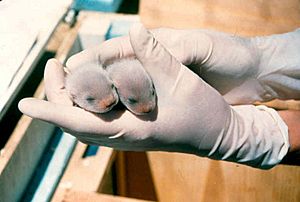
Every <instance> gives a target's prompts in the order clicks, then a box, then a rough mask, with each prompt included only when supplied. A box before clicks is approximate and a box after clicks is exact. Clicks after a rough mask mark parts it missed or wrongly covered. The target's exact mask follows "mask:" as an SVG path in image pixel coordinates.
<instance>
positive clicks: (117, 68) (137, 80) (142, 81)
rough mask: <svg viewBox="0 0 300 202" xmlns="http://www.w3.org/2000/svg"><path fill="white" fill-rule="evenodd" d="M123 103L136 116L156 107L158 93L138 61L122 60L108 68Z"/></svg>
mask: <svg viewBox="0 0 300 202" xmlns="http://www.w3.org/2000/svg"><path fill="white" fill-rule="evenodd" d="M106 70H107V72H108V75H109V77H110V78H111V80H112V81H113V83H114V85H115V86H116V88H117V92H118V95H119V98H120V100H121V102H122V103H123V104H124V105H125V106H126V107H127V109H129V110H130V111H131V112H132V113H134V114H136V115H144V114H146V113H150V112H151V111H153V110H154V109H155V107H156V92H155V89H154V85H153V83H152V80H151V78H150V76H149V75H148V73H147V72H146V71H145V69H144V68H143V66H142V64H141V63H140V62H139V61H138V60H136V59H122V60H120V61H118V62H115V63H113V64H111V65H108V66H107V67H106Z"/></svg>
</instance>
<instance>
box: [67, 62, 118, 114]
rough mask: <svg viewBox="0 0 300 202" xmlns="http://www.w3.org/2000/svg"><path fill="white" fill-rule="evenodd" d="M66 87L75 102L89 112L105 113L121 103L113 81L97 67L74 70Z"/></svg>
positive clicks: (89, 65)
mask: <svg viewBox="0 0 300 202" xmlns="http://www.w3.org/2000/svg"><path fill="white" fill-rule="evenodd" d="M65 86H66V89H67V91H68V93H69V95H70V97H71V99H72V100H73V102H74V103H75V104H77V105H78V106H80V107H81V108H83V109H85V110H87V111H91V112H95V113H105V112H108V111H110V110H111V109H112V108H113V107H114V106H115V105H116V104H117V103H118V101H119V97H118V94H117V91H116V88H115V86H114V85H113V83H112V81H111V80H110V79H109V77H108V76H107V73H106V72H105V71H104V70H103V69H102V67H99V66H97V65H91V64H87V65H85V66H84V67H79V68H77V69H75V70H73V72H71V73H69V74H68V75H67V78H66V85H65Z"/></svg>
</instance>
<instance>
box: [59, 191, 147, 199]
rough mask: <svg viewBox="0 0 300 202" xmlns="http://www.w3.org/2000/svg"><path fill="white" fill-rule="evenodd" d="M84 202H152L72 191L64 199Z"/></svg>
mask: <svg viewBox="0 0 300 202" xmlns="http://www.w3.org/2000/svg"><path fill="white" fill-rule="evenodd" d="M82 201H90V202H93V201H95V202H96V201H103V202H150V201H145V200H139V199H133V198H125V197H120V196H111V195H106V194H99V193H95V192H84V191H75V190H70V191H68V193H67V194H66V196H65V198H64V202H82Z"/></svg>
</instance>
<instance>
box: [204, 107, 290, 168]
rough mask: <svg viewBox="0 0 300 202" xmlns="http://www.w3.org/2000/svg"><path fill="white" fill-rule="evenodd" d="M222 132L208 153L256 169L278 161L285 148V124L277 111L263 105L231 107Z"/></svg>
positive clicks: (286, 146) (286, 128) (286, 135)
mask: <svg viewBox="0 0 300 202" xmlns="http://www.w3.org/2000/svg"><path fill="white" fill-rule="evenodd" d="M229 121H230V122H229V125H228V128H227V130H226V131H224V133H223V134H222V136H220V138H219V139H218V140H219V141H217V142H216V144H215V145H214V147H213V149H212V150H211V151H210V153H209V156H210V157H211V158H215V159H222V160H226V161H233V162H237V163H241V164H246V165H249V166H252V167H256V168H260V169H270V168H272V167H274V166H275V165H277V164H278V163H280V161H281V160H282V159H283V157H284V156H285V155H286V154H287V152H288V150H289V146H290V145H289V141H288V127H287V125H286V124H285V123H284V122H283V120H282V119H281V117H280V116H279V115H278V113H277V112H276V111H275V110H273V109H271V108H268V107H265V106H257V107H255V106H253V105H242V106H233V107H231V117H230V120H229Z"/></svg>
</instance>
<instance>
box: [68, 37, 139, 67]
mask: <svg viewBox="0 0 300 202" xmlns="http://www.w3.org/2000/svg"><path fill="white" fill-rule="evenodd" d="M133 56H134V52H133V50H132V48H131V44H130V41H129V38H128V36H122V37H117V38H113V39H110V40H107V41H104V42H103V43H102V44H101V45H100V46H97V47H94V48H90V49H86V50H84V51H82V52H80V53H77V54H75V55H73V56H71V57H70V58H69V59H68V61H67V63H66V66H67V67H68V69H70V70H71V71H72V69H75V68H78V67H80V66H82V65H83V64H85V63H90V62H92V63H93V62H96V63H98V64H102V65H108V64H111V63H112V62H113V61H114V60H118V59H120V58H124V57H125V58H126V57H133Z"/></svg>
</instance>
